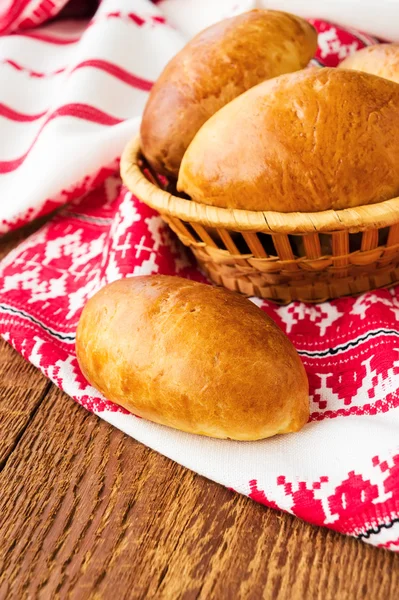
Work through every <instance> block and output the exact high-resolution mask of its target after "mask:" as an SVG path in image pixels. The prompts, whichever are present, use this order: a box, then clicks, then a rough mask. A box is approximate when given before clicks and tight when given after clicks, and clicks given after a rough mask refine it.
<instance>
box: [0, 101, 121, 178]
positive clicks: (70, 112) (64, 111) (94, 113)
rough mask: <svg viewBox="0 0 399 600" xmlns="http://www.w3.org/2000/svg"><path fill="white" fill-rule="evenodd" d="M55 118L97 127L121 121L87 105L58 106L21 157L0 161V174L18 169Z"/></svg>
mask: <svg viewBox="0 0 399 600" xmlns="http://www.w3.org/2000/svg"><path fill="white" fill-rule="evenodd" d="M57 117H75V118H77V119H83V120H85V121H90V122H92V123H98V124H99V125H107V126H110V125H118V123H122V122H123V119H118V118H117V117H112V116H111V115H108V114H107V113H105V112H104V111H102V110H100V109H98V108H95V107H94V106H90V105H89V104H79V103H74V104H65V105H64V106H60V107H59V108H57V109H56V110H55V111H54V112H52V113H51V114H50V115H49V116H48V117H47V119H46V120H45V121H44V123H43V124H42V126H41V127H40V129H39V131H38V132H37V134H36V135H35V137H34V139H33V142H32V144H31V145H30V147H29V148H28V150H27V151H26V152H25V154H23V155H22V156H20V157H18V158H14V159H13V160H3V161H0V174H4V173H11V172H12V171H15V169H18V167H20V166H21V165H22V163H23V162H24V161H25V159H26V157H27V156H28V154H29V152H30V151H31V150H32V148H33V147H34V145H35V144H36V142H37V140H38V138H39V136H40V134H41V132H42V131H43V129H44V128H45V126H46V125H47V124H48V123H50V121H53V120H54V119H55V118H57Z"/></svg>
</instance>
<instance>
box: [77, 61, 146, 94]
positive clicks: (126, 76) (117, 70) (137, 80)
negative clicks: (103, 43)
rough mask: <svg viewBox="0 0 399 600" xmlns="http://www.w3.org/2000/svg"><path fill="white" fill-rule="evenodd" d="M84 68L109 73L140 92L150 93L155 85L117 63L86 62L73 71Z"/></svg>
mask: <svg viewBox="0 0 399 600" xmlns="http://www.w3.org/2000/svg"><path fill="white" fill-rule="evenodd" d="M84 67H93V68H95V69H100V70H101V71H105V72H106V73H109V75H112V76H113V77H116V78H117V79H119V80H120V81H123V82H124V83H127V84H128V85H131V86H132V87H134V88H137V89H139V90H143V91H145V92H149V91H150V89H151V88H152V86H153V83H152V82H151V81H148V80H147V79H143V78H142V77H138V76H137V75H134V74H133V73H129V71H126V69H123V68H122V67H119V66H118V65H116V64H115V63H111V62H109V61H108V60H102V59H90V60H85V61H83V62H81V63H79V64H78V65H76V67H74V68H73V69H72V72H73V71H77V70H78V69H83V68H84Z"/></svg>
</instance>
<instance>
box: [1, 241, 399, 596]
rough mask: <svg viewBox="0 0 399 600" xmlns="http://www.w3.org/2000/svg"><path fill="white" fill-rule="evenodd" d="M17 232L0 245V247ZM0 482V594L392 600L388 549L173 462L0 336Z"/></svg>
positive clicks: (397, 573) (395, 590)
mask: <svg viewBox="0 0 399 600" xmlns="http://www.w3.org/2000/svg"><path fill="white" fill-rule="evenodd" d="M24 235H26V232H20V233H19V234H18V235H14V236H9V237H8V238H3V240H0V255H4V254H5V253H6V252H7V251H9V250H10V249H11V247H12V246H13V245H15V243H16V242H17V241H18V239H20V238H21V237H22V236H24ZM0 490H1V494H0V600H3V599H7V600H8V599H9V598H12V599H13V598H16V599H18V600H19V599H25V598H27V599H31V598H41V599H42V598H43V599H49V600H50V599H53V598H72V599H77V600H80V599H83V600H85V599H86V598H90V599H95V600H98V599H112V600H120V599H121V600H122V599H125V598H126V599H128V598H129V599H136V598H137V599H147V598H149V599H150V598H160V599H163V598H165V599H171V600H178V599H182V600H183V599H184V600H191V599H192V600H194V599H197V598H198V599H200V600H208V599H213V598H215V599H226V600H235V599H240V598H244V599H246V598H248V599H251V600H258V599H260V598H265V599H273V600H280V599H284V600H285V599H287V600H288V599H289V600H297V599H298V600H304V599H320V600H333V599H334V600H346V599H348V600H354V599H358V598H359V599H360V598H361V599H370V600H371V599H372V600H391V599H392V600H393V599H395V600H396V599H397V598H398V597H399V556H398V555H396V554H393V553H390V552H387V551H384V550H378V549H376V548H373V547H371V546H368V545H366V544H363V543H361V542H359V541H357V540H354V539H351V538H348V537H344V536H341V535H339V534H337V533H334V532H332V531H329V530H327V529H321V528H314V527H311V526H310V525H307V524H306V523H303V522H301V521H299V520H298V519H296V518H293V517H291V516H290V515H285V514H282V513H278V512H277V511H272V510H269V509H267V508H265V507H263V506H261V505H258V504H256V503H255V502H253V501H251V500H249V499H247V498H244V497H242V496H239V495H238V494H235V493H233V492H230V491H228V490H226V489H224V488H223V487H221V486H219V485H217V484H215V483H212V482H210V481H208V480H206V479H204V478H203V477H200V476H198V475H196V474H194V473H192V472H191V471H188V470H187V469H184V468H183V467H180V466H178V465H177V464H175V463H173V462H172V461H170V460H168V459H166V458H164V457H162V456H160V455H159V454H157V453H155V452H153V451H151V450H149V449H148V448H146V447H145V446H143V445H141V444H139V443H138V442H136V441H134V440H133V439H131V438H129V437H127V436H125V435H124V434H123V433H121V432H120V431H118V430H116V429H114V428H112V427H111V426H110V425H108V424H107V423H105V422H103V421H101V420H100V419H99V418H97V417H95V416H94V415H92V414H89V413H88V412H87V411H86V410H85V409H83V408H82V407H80V406H78V405H77V404H75V403H74V402H73V401H72V400H71V399H70V398H69V397H68V396H66V395H65V394H63V393H62V392H60V391H59V390H58V389H57V388H56V387H55V386H54V385H52V384H51V383H49V382H48V381H47V380H46V379H45V378H44V377H43V376H42V375H41V374H40V373H39V372H38V371H37V370H36V369H35V368H34V367H33V366H32V365H30V364H28V363H27V362H25V361H24V360H23V359H22V358H21V357H20V356H19V355H18V354H17V353H16V352H15V351H14V350H13V349H12V348H11V347H9V346H8V345H7V344H6V343H5V342H3V341H1V342H0Z"/></svg>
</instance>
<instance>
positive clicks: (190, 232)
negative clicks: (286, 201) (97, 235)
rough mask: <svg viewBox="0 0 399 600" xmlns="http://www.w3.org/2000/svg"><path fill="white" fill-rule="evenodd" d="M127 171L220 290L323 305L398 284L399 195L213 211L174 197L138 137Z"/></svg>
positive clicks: (124, 163)
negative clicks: (341, 203) (338, 204)
mask: <svg viewBox="0 0 399 600" xmlns="http://www.w3.org/2000/svg"><path fill="white" fill-rule="evenodd" d="M121 174H122V178H123V180H124V182H125V184H126V185H127V187H128V188H129V189H130V190H131V191H132V192H133V193H134V194H135V195H136V196H137V197H138V198H140V200H142V201H143V202H145V203H146V204H148V205H150V206H152V207H153V208H155V209H156V210H158V211H159V212H160V214H161V215H162V218H163V219H164V220H165V221H166V222H167V223H168V224H169V226H170V227H171V229H172V230H173V231H174V232H175V233H176V234H177V236H178V237H179V238H180V240H181V241H182V242H183V244H185V245H186V246H188V247H190V249H191V250H192V251H193V253H194V255H195V257H196V259H197V261H198V263H199V265H200V266H201V267H202V269H203V270H204V271H205V272H206V274H207V275H208V276H209V278H210V279H211V280H212V281H213V282H214V283H216V284H217V285H222V286H224V287H226V288H228V289H231V290H234V291H238V292H240V293H242V294H245V295H248V296H258V297H260V298H266V299H269V300H273V301H275V302H278V303H281V304H287V303H289V302H292V301H293V300H301V301H305V302H323V301H325V300H328V299H331V298H339V297H342V296H347V295H356V294H360V293H362V292H366V291H368V290H372V289H377V288H383V287H389V286H392V285H394V284H396V283H398V282H399V198H394V199H392V200H388V201H385V202H381V203H379V204H374V205H368V206H360V207H357V208H351V209H345V210H340V211H333V210H329V211H323V212H320V213H277V212H252V211H243V210H234V209H223V208H216V207H212V206H207V205H204V204H199V203H197V202H194V201H192V200H189V199H185V198H182V197H179V196H177V195H176V191H175V190H173V192H174V193H171V191H170V190H171V187H170V185H169V184H168V182H167V181H165V179H164V178H161V177H158V176H157V174H156V173H154V172H153V171H152V170H151V169H150V167H149V165H148V164H147V163H146V162H145V160H144V159H143V157H142V156H141V155H140V147H139V140H138V139H135V140H134V141H133V142H132V143H131V144H129V146H128V147H127V148H126V150H125V152H124V154H123V156H122V160H121Z"/></svg>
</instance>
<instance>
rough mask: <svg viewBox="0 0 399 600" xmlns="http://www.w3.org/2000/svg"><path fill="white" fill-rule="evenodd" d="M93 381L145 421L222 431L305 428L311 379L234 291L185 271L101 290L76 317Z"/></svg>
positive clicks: (242, 434) (265, 433) (264, 433)
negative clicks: (190, 277) (198, 280)
mask: <svg viewBox="0 0 399 600" xmlns="http://www.w3.org/2000/svg"><path fill="white" fill-rule="evenodd" d="M76 352H77V357H78V361H79V364H80V367H81V369H82V372H83V373H84V375H85V377H86V378H87V380H88V381H89V382H90V383H91V384H92V385H93V386H94V387H96V388H97V389H98V390H99V391H100V392H101V393H102V394H104V396H106V397H107V398H108V399H110V400H112V401H114V402H116V403H117V404H120V405H121V406H124V407H125V408H126V409H127V410H129V411H131V412H133V413H134V414H136V415H139V416H142V417H144V418H146V419H149V420H151V421H154V422H156V423H161V424H163V425H168V426H170V427H174V428H176V429H180V430H182V431H187V432H190V433H196V434H201V435H206V436H211V437H217V438H230V439H236V440H257V439H262V438H265V437H269V436H272V435H275V434H277V433H285V432H290V431H297V430H299V429H300V428H301V427H302V426H303V425H304V424H305V423H306V422H307V420H308V417H309V399H308V381H307V377H306V373H305V370H304V368H303V365H302V363H301V360H300V358H299V356H298V354H297V352H296V351H295V349H294V347H293V345H292V344H291V342H290V341H289V340H288V338H287V337H286V335H285V334H284V333H283V332H282V331H281V330H280V329H279V328H278V327H277V326H276V325H275V324H274V323H273V321H272V320H271V319H270V318H269V317H268V316H267V315H266V314H265V313H264V312H263V311H261V310H260V309H259V308H257V307H256V306H255V305H254V304H253V303H251V302H250V301H249V300H246V299H245V298H243V297H241V296H239V295H238V294H233V293H232V292H228V291H227V290H224V289H217V288H213V287H211V286H207V285H204V284H200V283H196V282H192V281H188V280H185V279H181V278H179V277H168V276H152V277H133V278H128V279H123V280H119V281H116V282H114V283H112V284H110V285H108V286H106V287H104V288H103V289H102V290H101V291H100V292H98V293H97V294H96V295H95V296H94V297H93V298H92V299H91V300H90V301H89V302H88V303H87V305H86V307H85V308H84V310H83V313H82V316H81V318H80V321H79V325H78V330H77V337H76Z"/></svg>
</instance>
